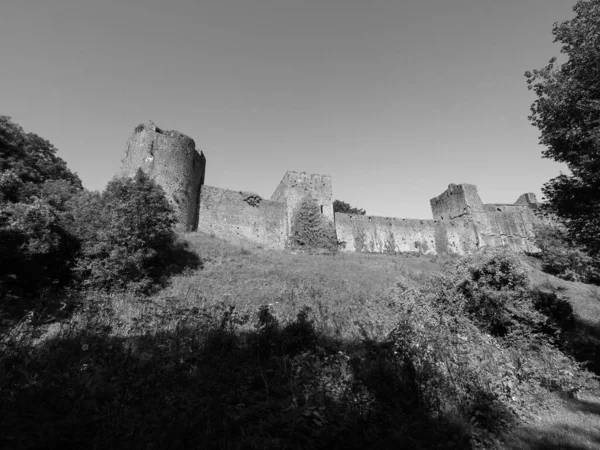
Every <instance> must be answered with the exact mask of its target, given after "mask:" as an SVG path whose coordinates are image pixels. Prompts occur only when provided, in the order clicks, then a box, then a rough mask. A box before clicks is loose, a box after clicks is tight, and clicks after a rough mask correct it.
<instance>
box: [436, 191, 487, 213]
mask: <svg viewBox="0 0 600 450" xmlns="http://www.w3.org/2000/svg"><path fill="white" fill-rule="evenodd" d="M430 204H431V212H432V214H433V220H454V219H458V218H464V217H465V216H468V215H469V214H471V212H473V211H482V210H483V202H482V201H481V198H480V197H479V193H478V192H477V186H475V185H473V184H464V183H463V184H450V185H449V186H448V189H447V190H446V191H444V193H442V194H441V195H438V196H437V197H435V198H432V199H431V200H430Z"/></svg>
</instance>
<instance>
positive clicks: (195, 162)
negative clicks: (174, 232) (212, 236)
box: [121, 122, 206, 231]
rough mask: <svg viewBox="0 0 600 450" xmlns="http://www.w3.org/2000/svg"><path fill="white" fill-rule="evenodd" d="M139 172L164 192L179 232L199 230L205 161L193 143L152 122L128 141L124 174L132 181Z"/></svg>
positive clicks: (191, 140)
mask: <svg viewBox="0 0 600 450" xmlns="http://www.w3.org/2000/svg"><path fill="white" fill-rule="evenodd" d="M139 168H141V169H142V170H143V171H144V173H146V174H147V175H148V176H150V178H152V179H153V180H154V181H156V182H157V183H158V184H159V185H160V186H162V188H163V189H164V190H165V193H166V194H167V198H168V199H169V201H170V202H171V204H172V205H173V208H174V210H175V217H176V219H177V224H178V228H179V229H181V230H185V231H194V230H196V228H197V226H198V212H199V204H200V189H201V187H202V185H203V184H204V171H205V169H206V158H205V157H204V155H203V154H202V153H198V151H197V150H196V144H195V143H194V140H193V139H192V138H190V137H188V136H186V135H185V134H182V133H180V132H178V131H174V130H169V131H166V130H162V129H160V128H158V127H157V126H156V125H155V124H154V123H153V122H148V123H147V124H142V125H138V126H137V127H136V128H135V130H134V131H133V134H132V135H131V137H130V138H129V140H128V141H127V147H126V149H125V157H124V158H123V161H122V166H121V173H122V174H123V175H126V176H130V177H131V176H133V175H135V173H136V172H137V170H138V169H139Z"/></svg>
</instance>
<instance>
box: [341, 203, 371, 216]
mask: <svg viewBox="0 0 600 450" xmlns="http://www.w3.org/2000/svg"><path fill="white" fill-rule="evenodd" d="M333 212H334V213H336V212H339V213H344V214H358V215H361V216H364V215H365V214H366V213H367V212H366V211H365V210H364V209H359V208H353V207H352V206H350V204H348V203H346V202H343V201H341V200H334V202H333Z"/></svg>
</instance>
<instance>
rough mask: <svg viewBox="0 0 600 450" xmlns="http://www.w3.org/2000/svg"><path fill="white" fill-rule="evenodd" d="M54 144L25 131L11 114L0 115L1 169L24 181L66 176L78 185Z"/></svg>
mask: <svg viewBox="0 0 600 450" xmlns="http://www.w3.org/2000/svg"><path fill="white" fill-rule="evenodd" d="M56 151H57V150H56V148H55V147H54V146H53V145H52V144H51V143H50V142H48V141H47V140H45V139H43V138H41V137H40V136H38V135H37V134H34V133H25V132H24V131H23V128H21V127H20V126H19V125H17V124H16V123H14V122H12V121H11V120H10V117H7V116H0V173H2V172H5V171H12V172H13V173H14V174H15V175H16V176H17V177H18V178H19V179H20V180H21V182H23V183H24V184H33V185H39V184H41V183H43V182H44V181H47V180H65V181H68V182H69V183H71V184H72V185H73V186H76V187H79V188H81V180H80V179H79V177H78V176H77V175H76V174H74V173H73V172H71V171H70V170H69V169H68V168H67V164H66V163H65V161H64V160H63V159H61V158H59V157H58V156H56Z"/></svg>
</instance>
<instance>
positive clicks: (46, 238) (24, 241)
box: [0, 199, 78, 303]
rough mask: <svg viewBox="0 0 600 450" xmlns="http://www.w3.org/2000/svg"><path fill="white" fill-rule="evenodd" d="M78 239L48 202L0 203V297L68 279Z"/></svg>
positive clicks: (31, 291) (28, 292) (16, 296)
mask: <svg viewBox="0 0 600 450" xmlns="http://www.w3.org/2000/svg"><path fill="white" fill-rule="evenodd" d="M77 247H78V243H77V241H76V240H75V239H74V237H73V236H72V235H71V234H70V233H69V232H68V231H67V230H65V228H64V226H63V223H62V222H61V220H60V217H59V215H58V214H57V211H56V210H55V209H54V208H53V207H52V206H51V205H50V204H48V203H46V202H44V201H43V200H40V199H34V200H33V201H32V202H31V203H5V204H3V205H0V254H1V255H2V257H1V258H0V274H2V275H0V297H6V298H7V299H9V300H10V299H12V300H13V303H14V302H15V301H17V300H18V299H19V298H20V297H22V296H25V295H27V296H29V295H33V294H34V293H36V292H38V291H39V290H40V289H47V288H50V287H60V286H62V285H64V284H66V282H68V280H69V276H70V269H71V266H72V263H73V258H74V255H75V252H76V251H77Z"/></svg>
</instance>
